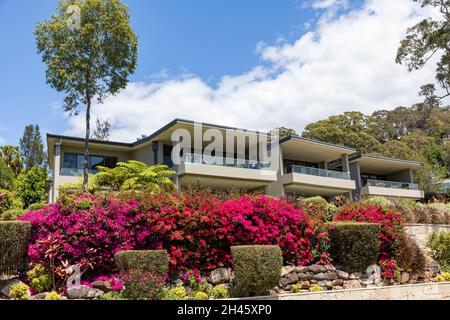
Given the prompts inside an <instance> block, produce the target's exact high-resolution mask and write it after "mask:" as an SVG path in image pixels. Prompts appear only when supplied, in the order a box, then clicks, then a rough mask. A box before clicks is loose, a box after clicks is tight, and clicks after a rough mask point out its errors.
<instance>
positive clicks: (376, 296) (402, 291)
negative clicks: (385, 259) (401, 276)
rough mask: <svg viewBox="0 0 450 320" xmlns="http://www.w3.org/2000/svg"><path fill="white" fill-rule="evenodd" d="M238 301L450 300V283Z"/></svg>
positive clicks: (284, 295) (300, 294)
mask: <svg viewBox="0 0 450 320" xmlns="http://www.w3.org/2000/svg"><path fill="white" fill-rule="evenodd" d="M236 300H259V301H261V300H450V282H441V283H422V284H411V285H396V286H390V287H377V288H364V289H350V290H340V291H324V292H316V293H298V294H281V295H277V296H267V297H254V298H240V299H236Z"/></svg>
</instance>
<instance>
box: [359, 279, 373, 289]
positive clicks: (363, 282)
mask: <svg viewBox="0 0 450 320" xmlns="http://www.w3.org/2000/svg"><path fill="white" fill-rule="evenodd" d="M359 282H360V283H361V285H362V286H363V287H367V286H370V285H372V284H374V283H375V280H372V279H364V280H359Z"/></svg>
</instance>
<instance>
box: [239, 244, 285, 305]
mask: <svg viewBox="0 0 450 320" xmlns="http://www.w3.org/2000/svg"><path fill="white" fill-rule="evenodd" d="M231 256H232V259H233V269H234V274H235V278H234V290H233V294H234V295H235V296H238V297H246V296H259V295H265V294H267V292H268V291H269V290H270V289H272V288H274V287H275V286H276V285H277V284H278V281H279V280H280V276H281V267H282V266H283V258H282V256H281V249H280V247H278V246H236V247H231Z"/></svg>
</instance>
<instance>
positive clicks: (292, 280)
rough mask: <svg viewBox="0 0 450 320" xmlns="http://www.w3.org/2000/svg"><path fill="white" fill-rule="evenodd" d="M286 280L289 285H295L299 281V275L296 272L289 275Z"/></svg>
mask: <svg viewBox="0 0 450 320" xmlns="http://www.w3.org/2000/svg"><path fill="white" fill-rule="evenodd" d="M285 278H286V279H287V280H288V284H295V283H297V282H298V280H299V277H298V274H297V273H295V272H292V273H289V274H288V275H286V276H285Z"/></svg>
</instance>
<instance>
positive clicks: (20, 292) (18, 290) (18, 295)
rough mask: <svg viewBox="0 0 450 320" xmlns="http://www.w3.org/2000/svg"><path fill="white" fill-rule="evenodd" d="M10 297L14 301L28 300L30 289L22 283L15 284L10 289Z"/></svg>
mask: <svg viewBox="0 0 450 320" xmlns="http://www.w3.org/2000/svg"><path fill="white" fill-rule="evenodd" d="M9 296H10V297H11V298H12V299H14V300H28V297H29V296H30V287H29V286H27V285H26V284H25V283H22V282H19V283H16V284H13V285H12V286H11V288H10V289H9Z"/></svg>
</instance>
